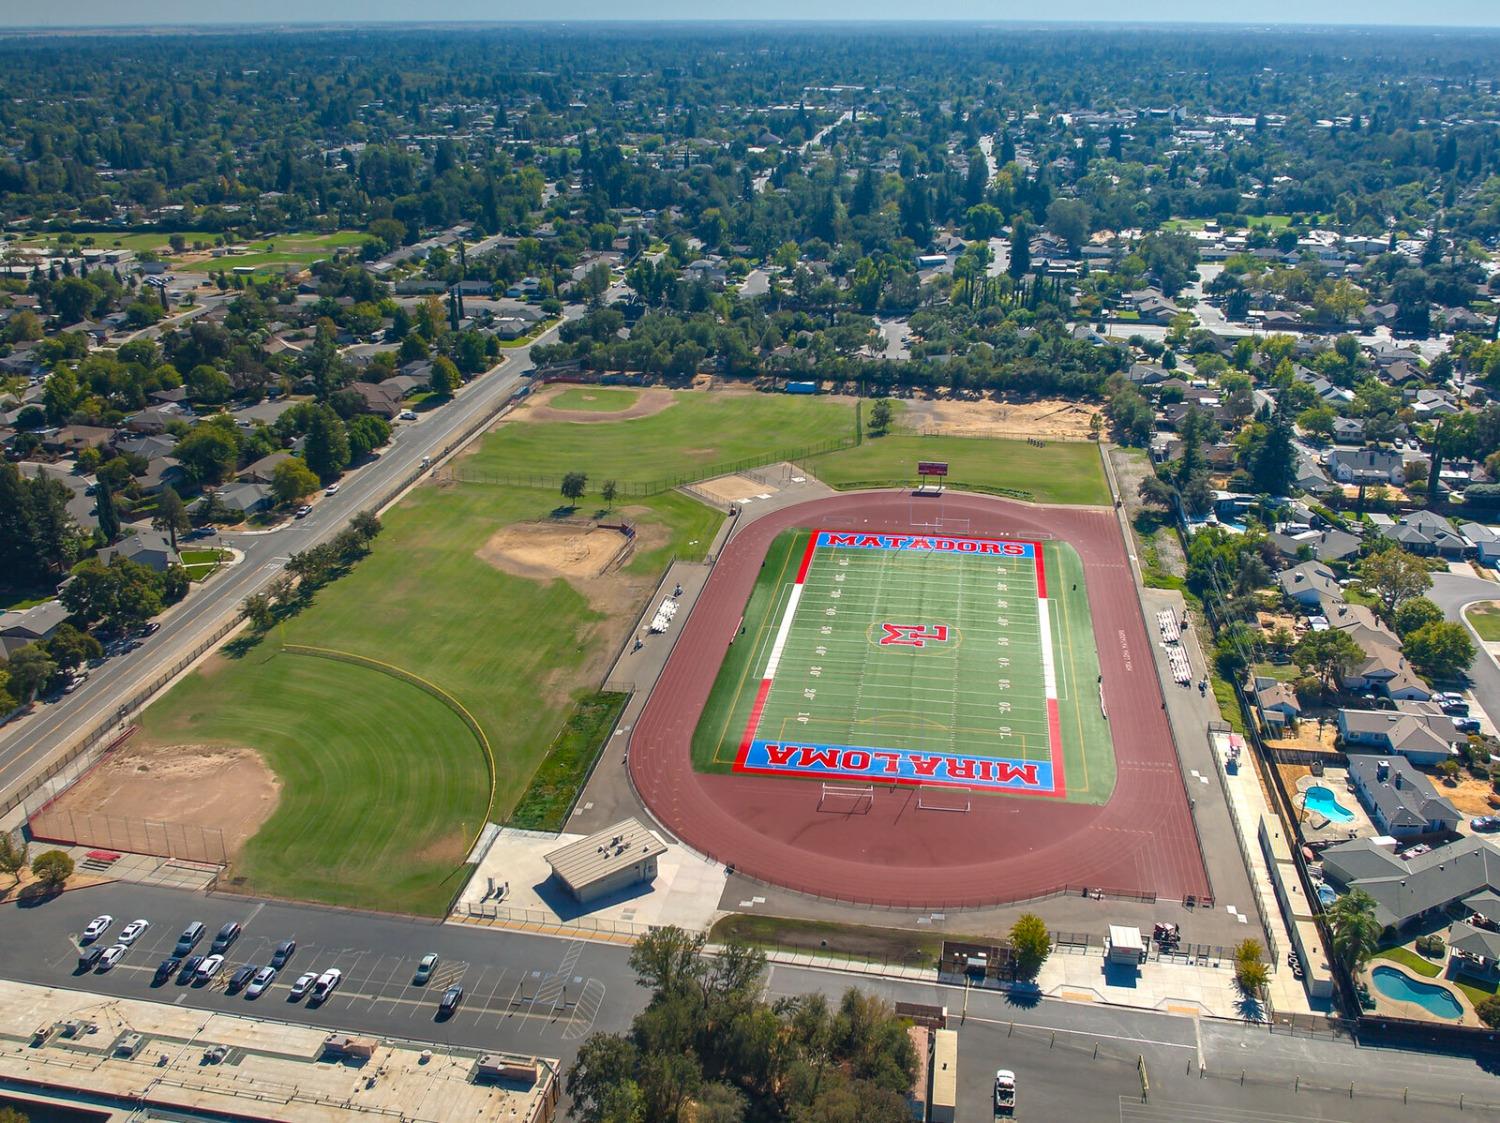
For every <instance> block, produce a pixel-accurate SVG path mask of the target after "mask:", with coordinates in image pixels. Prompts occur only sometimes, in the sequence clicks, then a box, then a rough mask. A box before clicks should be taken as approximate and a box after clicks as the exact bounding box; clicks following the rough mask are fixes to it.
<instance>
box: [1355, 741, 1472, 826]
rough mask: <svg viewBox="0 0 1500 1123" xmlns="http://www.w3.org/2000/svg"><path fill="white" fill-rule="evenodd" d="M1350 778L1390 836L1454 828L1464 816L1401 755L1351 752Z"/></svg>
mask: <svg viewBox="0 0 1500 1123" xmlns="http://www.w3.org/2000/svg"><path fill="white" fill-rule="evenodd" d="M1349 782H1350V783H1351V784H1353V785H1354V793H1355V794H1356V795H1358V796H1359V801H1360V803H1362V804H1364V807H1365V810H1366V811H1367V812H1369V815H1370V821H1371V822H1372V823H1374V824H1375V827H1376V829H1377V830H1379V831H1380V832H1381V833H1382V834H1387V835H1390V836H1391V837H1392V838H1402V837H1406V836H1410V835H1418V834H1438V833H1441V832H1443V831H1455V830H1457V829H1458V824H1459V822H1460V821H1461V820H1462V818H1463V816H1462V814H1461V813H1460V812H1459V810H1458V808H1456V807H1454V806H1453V804H1452V803H1451V802H1450V801H1448V800H1446V799H1444V798H1443V797H1442V796H1440V795H1438V793H1437V789H1435V788H1434V787H1433V786H1432V781H1431V780H1429V779H1428V778H1427V777H1426V776H1424V775H1422V774H1421V773H1420V772H1418V771H1417V770H1416V769H1415V768H1413V767H1412V765H1411V762H1410V761H1408V760H1407V759H1406V758H1404V757H1399V756H1395V757H1383V756H1373V755H1365V754H1360V755H1358V756H1351V757H1350V758H1349Z"/></svg>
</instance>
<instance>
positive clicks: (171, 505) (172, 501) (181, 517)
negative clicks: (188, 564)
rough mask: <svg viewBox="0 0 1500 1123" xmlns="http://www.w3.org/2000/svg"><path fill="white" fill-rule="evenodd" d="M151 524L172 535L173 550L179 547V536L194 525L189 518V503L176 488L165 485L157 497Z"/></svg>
mask: <svg viewBox="0 0 1500 1123" xmlns="http://www.w3.org/2000/svg"><path fill="white" fill-rule="evenodd" d="M151 525H152V526H154V527H155V528H156V529H157V530H165V531H166V532H167V534H168V535H170V536H171V539H172V549H173V550H175V549H177V536H178V535H179V534H185V533H187V530H188V528H189V527H190V526H192V525H193V524H192V520H191V519H189V518H188V512H187V504H186V503H184V502H183V501H182V496H180V495H178V494H177V492H176V490H175V489H174V488H171V487H164V488H162V489H161V494H159V495H158V496H157V497H156V513H155V514H154V515H152V516H151Z"/></svg>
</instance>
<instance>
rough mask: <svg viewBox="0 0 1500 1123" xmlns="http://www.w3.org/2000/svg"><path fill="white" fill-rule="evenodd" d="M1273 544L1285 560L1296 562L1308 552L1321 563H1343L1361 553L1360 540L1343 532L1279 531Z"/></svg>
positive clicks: (1274, 535)
mask: <svg viewBox="0 0 1500 1123" xmlns="http://www.w3.org/2000/svg"><path fill="white" fill-rule="evenodd" d="M1271 544H1272V545H1273V546H1275V547H1276V549H1277V551H1278V552H1279V553H1280V554H1281V556H1282V557H1284V558H1289V559H1291V560H1293V561H1295V560H1296V559H1297V558H1299V557H1301V556H1302V551H1303V550H1307V551H1308V552H1310V553H1311V554H1312V557H1313V558H1315V559H1316V560H1318V561H1320V562H1332V561H1343V560H1345V559H1346V558H1352V557H1353V556H1354V555H1355V554H1357V553H1359V545H1360V540H1359V539H1358V538H1356V537H1355V536H1354V535H1352V534H1349V533H1347V532H1346V531H1342V530H1307V531H1301V532H1299V533H1297V534H1288V533H1286V532H1285V531H1278V532H1277V533H1275V534H1273V535H1271Z"/></svg>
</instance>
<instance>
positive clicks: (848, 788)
mask: <svg viewBox="0 0 1500 1123" xmlns="http://www.w3.org/2000/svg"><path fill="white" fill-rule="evenodd" d="M874 806H875V785H874V784H824V785H823V791H822V794H820V795H819V796H818V810H819V811H827V812H829V813H831V814H838V815H865V814H868V813H869V811H870V808H872V807H874Z"/></svg>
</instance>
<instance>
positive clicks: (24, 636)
mask: <svg viewBox="0 0 1500 1123" xmlns="http://www.w3.org/2000/svg"><path fill="white" fill-rule="evenodd" d="M70 615H71V613H70V612H69V611H68V609H67V607H66V606H65V605H64V604H63V603H62V601H57V600H48V601H43V602H42V603H41V604H34V605H32V606H31V607H30V608H25V609H21V610H20V611H17V612H4V613H0V658H4V659H9V658H10V657H11V656H12V655H14V654H15V653H16V652H17V651H20V650H21V648H23V647H25V646H26V645H27V644H32V643H36V642H37V641H38V640H45V639H51V638H52V636H53V633H55V632H56V631H57V629H58V627H59V626H60V625H61V624H62V623H63V621H65V620H66V619H67V618H68V617H69V616H70Z"/></svg>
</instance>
